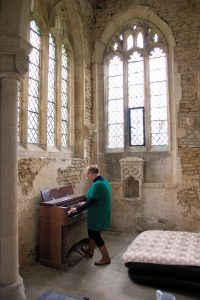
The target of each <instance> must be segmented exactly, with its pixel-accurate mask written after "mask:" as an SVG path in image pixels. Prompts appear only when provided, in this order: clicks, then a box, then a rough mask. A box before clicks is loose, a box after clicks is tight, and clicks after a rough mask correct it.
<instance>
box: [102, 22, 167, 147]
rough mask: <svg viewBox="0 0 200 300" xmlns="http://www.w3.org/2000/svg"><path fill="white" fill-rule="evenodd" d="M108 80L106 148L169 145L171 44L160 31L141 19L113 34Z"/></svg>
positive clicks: (108, 62) (110, 46) (106, 60)
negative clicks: (168, 53)
mask: <svg viewBox="0 0 200 300" xmlns="http://www.w3.org/2000/svg"><path fill="white" fill-rule="evenodd" d="M105 83H106V84H105V88H106V91H105V94H106V108H107V109H106V112H107V116H106V117H107V118H106V120H107V122H106V123H107V130H106V132H107V143H106V148H107V149H108V150H109V149H110V150H116V151H117V150H119V149H123V148H128V147H131V148H134V149H137V150H138V149H139V148H140V149H145V150H149V149H152V148H153V149H155V150H156V149H167V148H168V146H169V109H168V107H169V104H168V62H167V47H166V42H165V40H164V38H163V36H162V34H161V33H160V32H159V30H158V29H156V28H155V27H153V26H151V25H149V24H147V23H146V22H144V21H136V22H133V23H132V24H128V25H126V26H124V27H123V28H122V29H121V30H120V31H119V32H117V33H116V34H114V35H113V37H112V39H111V40H110V42H109V44H108V47H107V49H106V53H105Z"/></svg>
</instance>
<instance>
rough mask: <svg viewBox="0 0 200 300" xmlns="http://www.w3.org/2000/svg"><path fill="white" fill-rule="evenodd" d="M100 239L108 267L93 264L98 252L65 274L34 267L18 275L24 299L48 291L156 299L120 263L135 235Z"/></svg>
mask: <svg viewBox="0 0 200 300" xmlns="http://www.w3.org/2000/svg"><path fill="white" fill-rule="evenodd" d="M103 237H104V239H105V241H106V244H107V247H108V249H109V252H110V255H111V258H112V262H111V264H110V265H106V266H101V267H98V266H95V265H94V261H95V260H96V259H98V257H100V254H99V252H98V249H96V251H95V255H94V257H93V258H92V259H91V258H87V257H83V258H82V259H81V260H80V261H79V262H78V263H77V264H75V265H74V266H73V267H69V268H68V270H65V271H64V270H57V269H53V268H49V267H46V266H43V265H41V264H35V265H33V266H31V267H30V268H28V269H27V270H25V271H24V272H23V273H22V274H21V276H22V278H23V281H24V286H25V293H26V296H27V300H36V299H37V297H38V296H39V295H40V294H42V293H43V292H44V291H45V290H47V289H51V290H54V291H57V292H60V293H64V294H67V295H69V296H73V297H76V298H80V299H83V297H88V298H89V299H90V300H155V299H156V294H155V293H156V289H155V288H153V287H147V286H143V285H138V284H135V283H133V282H132V281H131V280H130V279H129V277H128V272H127V271H128V270H127V268H126V267H125V266H124V265H123V263H122V260H121V258H122V254H123V252H124V251H125V250H126V248H127V246H128V245H129V244H130V242H131V241H132V240H133V238H134V236H133V235H129V234H123V233H116V232H115V233H114V232H107V233H105V234H103ZM168 292H172V291H170V290H168ZM173 294H174V295H175V296H176V299H177V300H192V299H196V300H197V299H198V300H199V299H200V296H197V295H195V294H186V293H184V292H182V293H181V292H179V293H176V292H175V291H173Z"/></svg>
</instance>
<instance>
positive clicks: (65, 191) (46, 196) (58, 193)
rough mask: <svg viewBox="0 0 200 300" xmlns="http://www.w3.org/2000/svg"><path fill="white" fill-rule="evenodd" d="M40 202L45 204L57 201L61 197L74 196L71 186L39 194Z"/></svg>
mask: <svg viewBox="0 0 200 300" xmlns="http://www.w3.org/2000/svg"><path fill="white" fill-rule="evenodd" d="M40 194H41V197H42V199H41V201H43V202H46V201H49V200H53V199H58V198H62V197H66V196H67V195H72V194H74V191H73V188H72V186H71V185H67V186H62V187H59V188H53V189H47V190H43V191H41V192H40Z"/></svg>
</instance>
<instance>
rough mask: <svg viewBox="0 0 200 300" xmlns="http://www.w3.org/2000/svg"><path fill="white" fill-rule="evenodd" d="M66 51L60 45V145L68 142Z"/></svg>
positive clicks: (67, 58) (67, 70) (65, 144)
mask: <svg viewBox="0 0 200 300" xmlns="http://www.w3.org/2000/svg"><path fill="white" fill-rule="evenodd" d="M68 61H69V57H68V53H67V51H66V49H65V47H64V45H62V65H61V145H62V146H63V147H66V146H67V144H68V95H69V81H68V80H69V74H68V73H69V66H68Z"/></svg>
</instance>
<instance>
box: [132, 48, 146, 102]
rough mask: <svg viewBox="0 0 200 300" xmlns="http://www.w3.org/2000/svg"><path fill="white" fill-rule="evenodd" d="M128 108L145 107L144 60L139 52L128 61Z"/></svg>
mask: <svg viewBox="0 0 200 300" xmlns="http://www.w3.org/2000/svg"><path fill="white" fill-rule="evenodd" d="M128 106H129V107H142V106H144V60H143V57H142V56H141V55H140V54H139V53H138V52H134V53H133V54H132V55H131V57H130V59H129V61H128Z"/></svg>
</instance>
